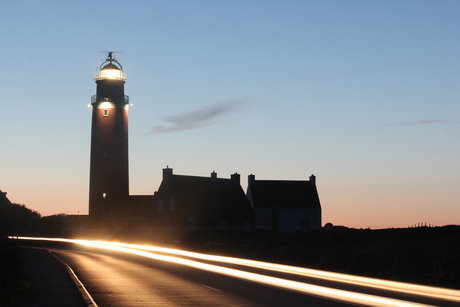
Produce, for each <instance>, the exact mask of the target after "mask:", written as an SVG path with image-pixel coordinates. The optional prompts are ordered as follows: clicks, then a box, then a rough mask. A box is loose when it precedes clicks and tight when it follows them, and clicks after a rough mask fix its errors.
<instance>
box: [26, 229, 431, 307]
mask: <svg viewBox="0 0 460 307" xmlns="http://www.w3.org/2000/svg"><path fill="white" fill-rule="evenodd" d="M17 238H18V239H22V240H44V241H57V242H70V243H76V244H80V245H84V246H91V247H96V248H101V249H109V250H114V251H119V252H124V253H129V254H134V255H139V256H143V257H147V258H150V259H156V260H162V261H168V262H172V263H177V264H181V265H187V266H190V267H194V268H198V269H202V270H206V271H210V272H214V273H219V274H224V275H228V276H233V277H237V278H240V279H245V280H250V281H253V282H257V283H261V284H266V285H269V286H274V287H278V288H283V289H287V290H291V291H297V292H300V293H304V294H309V295H314V296H319V297H324V298H327V299H332V300H338V301H344V302H348V303H353V304H362V305H367V306H375V307H377V306H379V307H416V306H417V307H422V306H430V305H425V304H418V303H414V302H407V301H402V300H397V299H390V298H385V297H380V296H375V295H369V294H362V293H357V292H352V291H345V290H338V289H333V288H328V287H323V286H316V285H312V284H307V283H302V282H297V281H292V280H287V279H282V278H277V277H271V276H266V275H261V274H255V273H250V272H245V271H241V270H236V269H230V268H226V267H220V266H217V265H211V264H206V263H200V262H197V261H193V260H188V259H182V258H177V257H172V256H165V255H159V254H154V253H151V252H147V251H145V250H139V249H133V248H132V247H131V248H129V247H124V245H126V246H131V245H130V244H123V243H111V242H102V241H90V240H70V239H59V238H35V237H17ZM122 245H123V246H122ZM137 247H139V245H137ZM143 248H145V246H144V247H143ZM166 250H167V249H166ZM176 251H177V250H176ZM232 259H234V258H232Z"/></svg>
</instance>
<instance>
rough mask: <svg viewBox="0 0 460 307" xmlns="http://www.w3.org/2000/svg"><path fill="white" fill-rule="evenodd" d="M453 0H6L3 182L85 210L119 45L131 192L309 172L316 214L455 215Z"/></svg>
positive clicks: (415, 219) (457, 154)
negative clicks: (106, 70) (102, 97)
mask: <svg viewBox="0 0 460 307" xmlns="http://www.w3.org/2000/svg"><path fill="white" fill-rule="evenodd" d="M459 13H460V3H459V2H458V1H415V0H414V1H307V0H304V1H293V0H292V1H290V0H287V1H269V0H266V1H256V0H247V1H238V0H235V1H218V0H217V1H185V0H183V1H174V0H173V1H140V0H138V1H79V2H67V1H57V0H55V1H25V0H23V1H2V2H0V39H1V42H0V64H1V71H2V74H0V84H1V85H2V86H1V89H2V97H1V99H0V104H1V106H2V114H3V116H2V121H1V122H0V133H1V134H0V135H1V139H2V146H1V147H0V148H1V149H0V159H1V161H2V163H0V174H1V176H0V189H1V190H3V191H6V192H8V197H9V198H10V200H12V201H13V202H17V203H22V204H25V205H26V206H28V207H30V208H32V209H35V210H37V211H39V212H40V213H42V214H43V215H49V214H55V213H68V214H76V213H77V212H80V213H81V214H85V213H87V210H88V185H89V183H88V179H89V150H90V147H89V145H90V121H91V111H90V109H89V108H88V107H87V105H88V104H89V103H90V98H91V95H94V94H95V90H96V86H95V83H94V80H93V79H92V78H93V75H92V74H93V73H95V72H96V71H97V68H98V67H99V65H100V64H101V61H102V60H103V59H104V58H105V55H104V51H116V52H118V53H117V55H116V56H117V59H118V60H119V61H120V62H121V64H122V65H123V67H124V69H125V72H126V74H127V76H128V79H127V83H126V86H125V93H126V94H127V95H129V96H130V101H131V103H132V104H133V106H132V107H131V109H130V126H129V129H130V130H129V137H130V191H131V194H152V193H153V192H154V191H155V190H156V189H157V188H158V186H159V184H160V182H161V169H162V168H164V167H166V165H169V167H172V168H174V172H175V173H177V174H187V175H198V176H209V175H210V173H211V172H212V171H216V172H217V174H218V176H219V177H224V178H228V177H229V176H230V174H232V173H235V172H238V173H240V174H241V175H242V178H243V179H242V186H243V188H244V189H246V178H247V175H249V174H255V175H256V178H257V179H285V180H290V179H296V180H297V179H308V177H309V176H310V175H311V174H315V175H316V176H317V185H318V191H319V194H320V199H321V202H322V207H323V221H324V222H332V223H333V224H339V225H346V226H350V227H371V228H382V227H406V226H410V225H414V224H416V223H420V222H423V223H425V222H426V223H429V224H433V225H445V224H458V223H459V219H458V217H459V216H460V189H459V188H458V186H459V184H460V143H459V141H458V140H459V137H460V118H459V114H460V103H459V100H460V91H459V84H460V77H459V76H460V75H459V71H460V69H459V68H460V59H459V54H460V52H459V51H460V50H459V49H460V38H459V29H460V20H459V19H458V15H459Z"/></svg>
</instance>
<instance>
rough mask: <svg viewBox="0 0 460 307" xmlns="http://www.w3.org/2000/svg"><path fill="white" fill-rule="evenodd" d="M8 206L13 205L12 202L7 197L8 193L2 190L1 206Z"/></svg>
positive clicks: (0, 194) (0, 196)
mask: <svg viewBox="0 0 460 307" xmlns="http://www.w3.org/2000/svg"><path fill="white" fill-rule="evenodd" d="M6 205H11V202H10V200H9V199H8V197H6V192H2V190H0V206H2V207H3V206H6Z"/></svg>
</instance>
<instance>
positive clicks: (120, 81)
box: [89, 52, 129, 218]
mask: <svg viewBox="0 0 460 307" xmlns="http://www.w3.org/2000/svg"><path fill="white" fill-rule="evenodd" d="M94 79H95V81H96V87H97V89H96V95H93V96H92V97H91V106H92V122H91V158H90V180H89V181H90V182H89V215H90V217H94V218H117V217H121V216H123V212H124V211H126V210H127V209H128V208H127V207H128V205H127V202H128V199H129V171H128V107H129V97H128V96H126V95H125V93H124V85H125V81H126V75H125V72H124V71H123V68H122V66H121V64H120V63H119V62H118V61H117V60H116V59H115V57H114V55H113V53H112V52H109V53H108V55H107V58H106V59H105V61H104V62H103V63H102V64H101V66H100V67H99V70H98V72H97V73H96V75H95V77H94Z"/></svg>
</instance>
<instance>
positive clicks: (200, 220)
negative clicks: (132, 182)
mask: <svg viewBox="0 0 460 307" xmlns="http://www.w3.org/2000/svg"><path fill="white" fill-rule="evenodd" d="M155 198H156V200H155V201H156V204H155V208H154V210H153V216H154V218H153V219H154V227H155V228H159V227H164V228H189V229H247V230H249V229H250V228H251V224H252V222H253V219H254V212H253V210H252V208H251V206H250V204H249V202H248V199H247V198H246V195H245V193H244V191H243V189H242V188H241V185H240V175H239V174H236V173H235V174H233V175H231V178H230V179H224V178H217V174H216V173H215V172H213V173H212V174H211V176H210V177H198V176H185V175H175V174H173V170H172V169H171V168H169V167H168V168H165V169H163V181H162V182H161V185H160V187H159V189H158V192H157V193H156V194H155Z"/></svg>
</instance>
